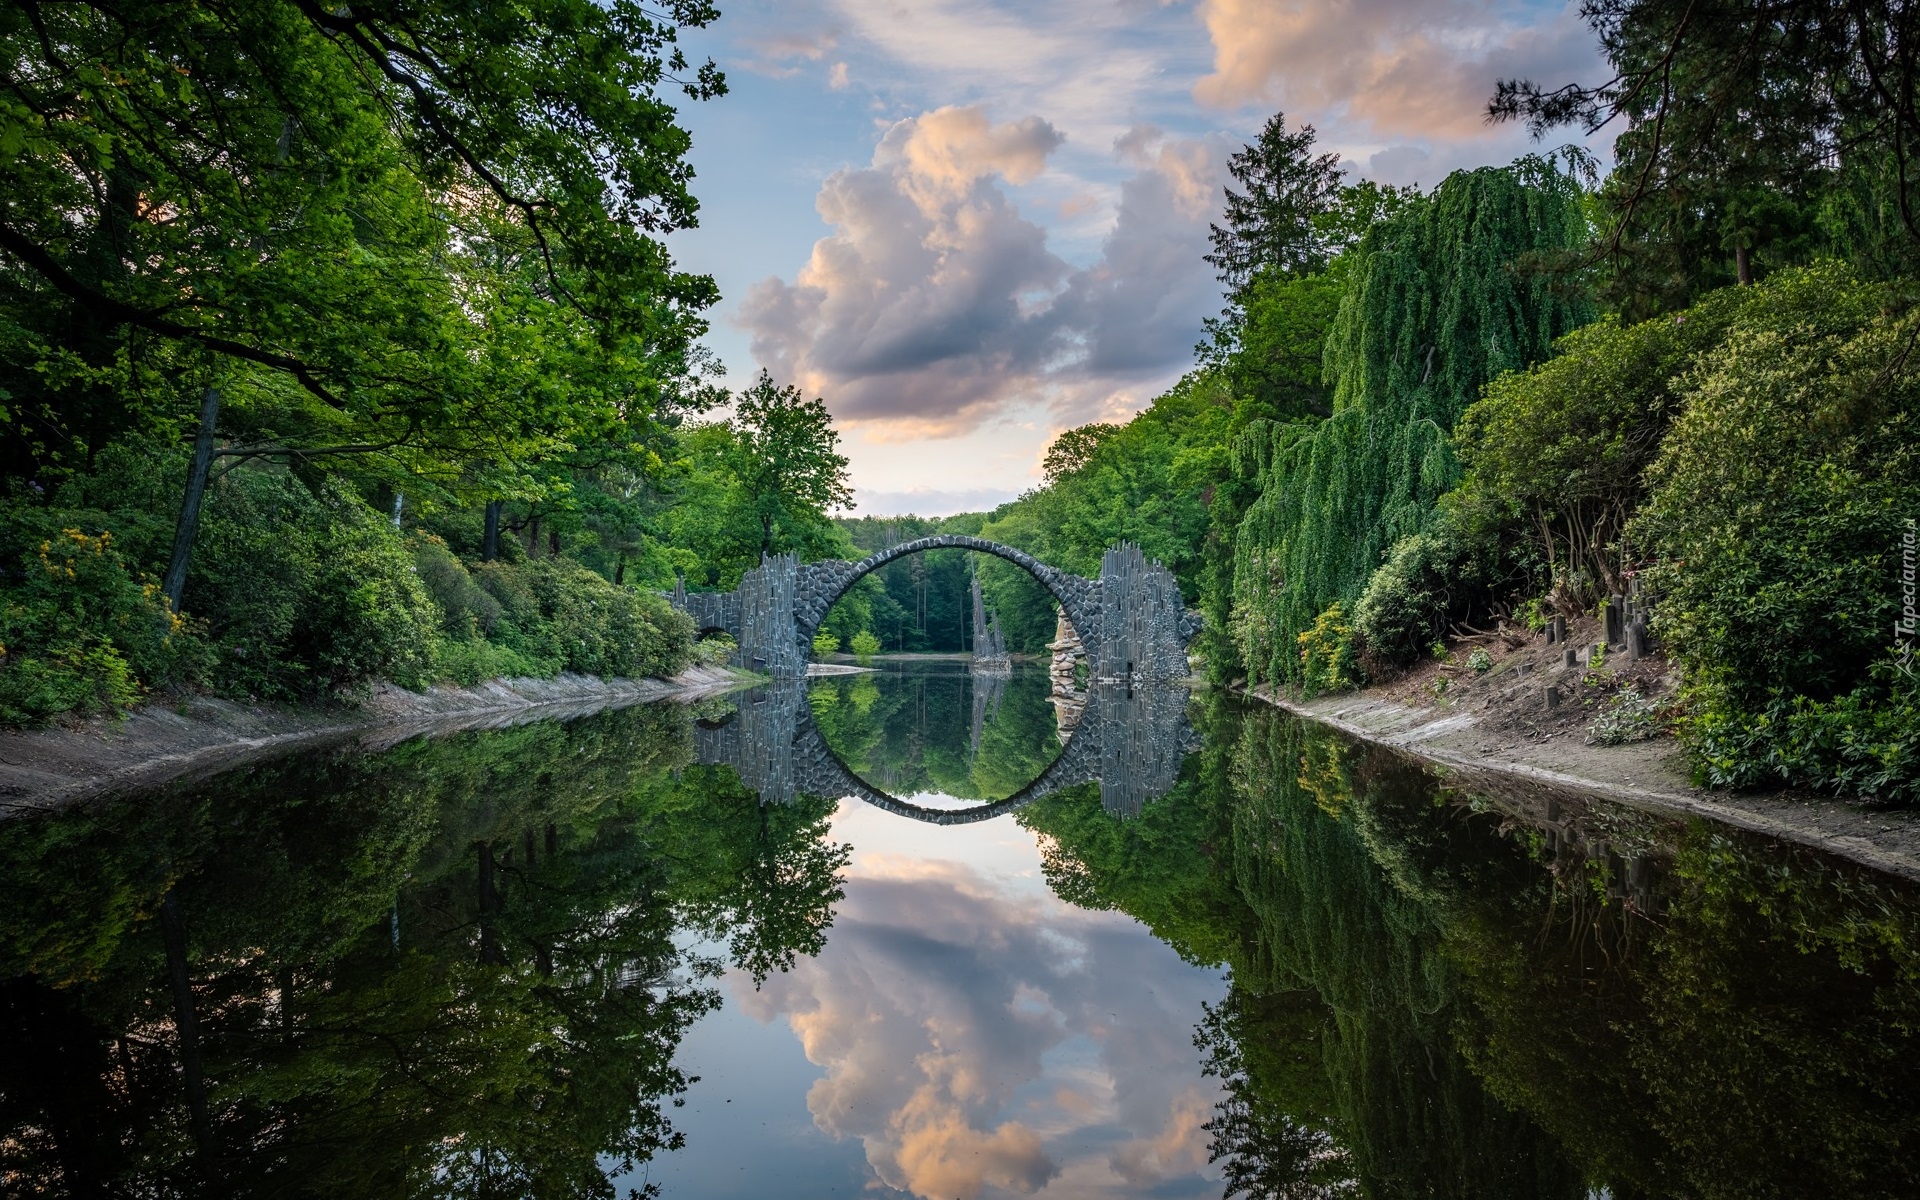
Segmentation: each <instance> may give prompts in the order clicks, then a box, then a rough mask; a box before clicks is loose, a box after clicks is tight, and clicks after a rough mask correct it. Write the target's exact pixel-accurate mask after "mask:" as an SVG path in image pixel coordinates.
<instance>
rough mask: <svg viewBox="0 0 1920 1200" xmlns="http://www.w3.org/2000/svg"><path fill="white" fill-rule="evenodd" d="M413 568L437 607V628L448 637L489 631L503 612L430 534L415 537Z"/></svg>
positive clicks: (462, 566) (481, 635) (474, 634)
mask: <svg viewBox="0 0 1920 1200" xmlns="http://www.w3.org/2000/svg"><path fill="white" fill-rule="evenodd" d="M413 566H414V570H415V571H416V572H418V573H419V575H420V583H421V585H422V586H424V587H425V588H426V589H427V594H428V595H429V596H432V597H433V599H434V603H436V604H438V605H439V606H440V611H441V614H442V617H441V622H440V627H441V629H443V630H445V631H446V632H447V634H448V635H450V636H452V637H454V638H474V637H483V636H485V635H487V634H490V633H492V632H493V627H494V625H495V624H496V623H497V622H498V621H499V620H500V616H501V614H502V613H503V612H504V611H505V610H504V609H502V608H501V607H500V602H499V601H498V600H495V599H494V598H493V597H492V596H491V595H489V594H488V593H487V590H486V589H485V588H483V587H481V586H480V585H479V584H477V583H475V582H474V581H473V576H472V575H471V574H469V573H468V572H467V568H466V565H465V564H464V563H462V562H461V561H460V560H459V558H457V557H455V555H454V553H453V551H451V550H449V549H448V548H447V544H446V543H445V542H443V541H441V540H440V539H439V538H437V537H434V536H433V535H431V534H428V535H425V536H421V537H416V538H415V539H414V540H413Z"/></svg>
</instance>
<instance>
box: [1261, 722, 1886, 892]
mask: <svg viewBox="0 0 1920 1200" xmlns="http://www.w3.org/2000/svg"><path fill="white" fill-rule="evenodd" d="M1386 690H1387V689H1370V690H1368V691H1363V692H1358V693H1345V694H1341V695H1335V696H1323V697H1320V698H1318V699H1315V700H1309V701H1304V702H1303V701H1297V700H1292V699H1289V698H1287V697H1284V696H1275V695H1273V694H1271V693H1270V692H1268V690H1267V689H1265V688H1261V689H1258V690H1257V691H1256V692H1254V693H1251V694H1253V695H1256V696H1257V697H1258V698H1259V699H1262V700H1265V701H1267V702H1268V703H1271V704H1276V705H1278V706H1280V707H1281V708H1285V709H1287V710H1288V711H1290V712H1294V713H1298V714H1300V715H1301V716H1305V717H1309V718H1312V719H1314V720H1317V721H1322V722H1325V723H1326V724H1328V725H1331V726H1333V727H1334V728H1336V729H1339V730H1341V731H1343V732H1345V733H1348V734H1351V735H1352V736H1354V737H1358V738H1363V739H1365V740H1367V741H1370V742H1375V743H1378V744H1381V745H1386V746H1392V747H1395V748H1397V749H1400V750H1403V751H1406V752H1408V753H1411V754H1414V755H1416V756H1418V757H1420V758H1423V759H1426V760H1429V761H1431V762H1435V763H1440V764H1443V765H1444V766H1445V767H1446V768H1448V770H1449V773H1450V774H1453V775H1455V776H1456V777H1458V778H1459V781H1460V782H1461V783H1462V784H1463V785H1466V786H1471V784H1472V778H1473V776H1474V775H1475V774H1481V775H1483V776H1485V777H1503V778H1506V779H1509V780H1511V779H1521V780H1527V781H1530V782H1533V783H1536V784H1541V785H1545V786H1547V787H1551V788H1555V789H1565V790H1571V791H1575V792H1581V793H1585V794H1588V795H1597V796H1600V797H1604V798H1606V799H1608V800H1612V801H1616V802H1618V803H1621V804H1624V805H1627V806H1630V807H1633V808H1637V809H1641V810H1643V811H1648V812H1654V813H1660V814H1666V815H1675V816H1683V817H1703V818H1707V819H1709V820H1713V821H1718V822H1721V823H1722V824H1725V825H1729V826H1732V827H1734V828H1737V829H1743V830H1747V831H1750V832H1753V833H1759V834H1763V835H1766V836H1769V837H1774V838H1778V839H1780V840H1781V841H1786V842H1794V843H1798V844H1800V845H1804V846H1810V847H1813V848H1815V849H1818V850H1821V851H1824V852H1826V853H1829V854H1833V855H1835V856H1838V857H1842V858H1846V859H1850V860H1852V861H1854V862H1857V863H1860V864H1862V865H1864V866H1867V867H1871V868H1873V869H1875V870H1879V871H1885V872H1887V873H1888V874H1892V875H1898V876H1901V877H1904V878H1907V879H1911V880H1916V881H1920V817H1916V816H1915V815H1914V814H1912V813H1910V812H1905V811H1898V810H1883V809H1876V808H1872V807H1869V806H1867V805H1864V804H1859V803H1852V802H1848V801H1843V800H1839V799H1835V798H1832V797H1825V796H1810V795H1805V794H1797V793H1788V792H1780V793H1769V794H1751V793H1733V792H1723V791H1708V790H1706V789H1703V788H1697V787H1694V786H1692V785H1691V784H1690V783H1689V782H1688V781H1687V775H1686V768H1685V762H1684V758H1683V755H1682V752H1681V750H1680V747H1679V746H1678V745H1677V744H1676V743H1675V742H1674V740H1673V739H1672V738H1670V737H1666V738H1658V739H1655V740H1653V741H1646V742H1635V743H1629V744H1627V745H1622V746H1598V745H1589V744H1587V742H1586V741H1585V739H1584V737H1583V736H1582V735H1581V734H1580V733H1579V732H1577V731H1572V730H1568V729H1565V728H1561V729H1560V730H1558V731H1556V732H1550V733H1545V734H1544V735H1543V734H1542V733H1541V731H1540V730H1538V729H1537V728H1533V729H1530V728H1528V727H1527V726H1526V724H1524V723H1517V722H1513V721H1511V720H1505V721H1503V720H1500V719H1499V718H1498V717H1497V716H1493V715H1492V714H1491V713H1490V712H1489V710H1487V709H1482V710H1481V711H1479V712H1475V711H1472V710H1469V709H1466V708H1464V707H1461V706H1457V705H1449V704H1446V703H1444V702H1442V701H1436V702H1434V703H1433V704H1420V703H1418V702H1409V701H1407V700H1404V699H1395V698H1391V697H1389V696H1386V695H1381V694H1379V693H1380V692H1383V691H1386Z"/></svg>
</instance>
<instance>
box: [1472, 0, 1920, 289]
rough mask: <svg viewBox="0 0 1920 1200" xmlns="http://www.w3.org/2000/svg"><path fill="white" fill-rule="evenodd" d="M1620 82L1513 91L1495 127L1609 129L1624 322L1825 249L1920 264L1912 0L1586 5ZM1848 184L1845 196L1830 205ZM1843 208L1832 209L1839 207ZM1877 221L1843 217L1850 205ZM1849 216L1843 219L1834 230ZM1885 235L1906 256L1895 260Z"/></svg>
mask: <svg viewBox="0 0 1920 1200" xmlns="http://www.w3.org/2000/svg"><path fill="white" fill-rule="evenodd" d="M1581 12H1582V15H1583V16H1584V17H1585V18H1586V20H1587V23H1588V24H1589V25H1590V26H1591V27H1592V29H1593V30H1594V32H1595V34H1596V35H1597V36H1598V38H1599V41H1600V46H1601V49H1602V51H1603V52H1604V53H1605V55H1606V57H1607V60H1608V63H1609V65H1610V66H1611V67H1612V71H1613V74H1612V77H1611V78H1609V79H1607V80H1605V81H1604V82H1601V83H1597V84H1581V83H1569V84H1565V85H1563V86H1559V87H1547V86H1543V85H1542V84H1540V83H1538V82H1536V81H1534V80H1531V79H1507V80H1503V81H1502V82H1501V83H1500V84H1499V85H1498V87H1497V89H1496V91H1495V93H1494V95H1493V97H1492V99H1491V100H1490V101H1489V103H1488V115H1489V117H1490V118H1491V119H1493V120H1496V121H1504V120H1518V121H1523V122H1525V123H1526V125H1527V126H1528V127H1529V128H1530V129H1531V130H1532V131H1533V133H1534V135H1535V136H1536V137H1544V136H1546V135H1547V134H1548V133H1549V132H1550V131H1551V130H1553V129H1555V128H1557V127H1560V126H1563V125H1578V126H1581V127H1584V128H1585V129H1586V130H1587V131H1588V132H1589V133H1597V132H1599V131H1600V130H1601V129H1603V128H1605V127H1607V126H1608V125H1609V124H1610V123H1613V122H1615V121H1622V122H1623V124H1624V129H1623V131H1622V133H1621V134H1620V136H1619V138H1618V140H1617V142H1616V144H1615V158H1616V161H1617V163H1618V166H1617V168H1616V170H1615V172H1614V177H1613V179H1612V180H1611V181H1610V183H1609V185H1608V187H1607V189H1606V193H1605V195H1604V201H1605V203H1604V209H1605V211H1606V213H1607V216H1608V222H1607V224H1608V228H1606V229H1605V230H1603V231H1602V237H1601V241H1600V246H1601V249H1602V251H1603V253H1604V256H1605V257H1606V258H1607V259H1608V260H1610V264H1611V267H1612V269H1613V272H1614V273H1615V275H1616V277H1617V282H1616V288H1615V290H1616V291H1617V292H1618V293H1619V295H1618V297H1617V298H1618V299H1620V300H1621V301H1622V303H1623V304H1624V305H1625V307H1626V309H1627V315H1629V316H1639V315H1645V314H1646V313H1647V312H1650V311H1652V310H1655V309H1670V308H1675V307H1684V306H1685V305H1686V304H1687V303H1690V302H1691V301H1692V300H1693V299H1694V298H1695V297H1696V296H1697V295H1698V294H1699V293H1700V292H1702V291H1704V290H1706V289H1708V288H1711V287H1714V286H1718V285H1720V284H1722V283H1731V282H1740V283H1750V282H1753V281H1754V280H1755V279H1756V278H1757V277H1758V276H1759V275H1760V274H1761V273H1763V272H1764V271H1765V270H1766V269H1767V268H1768V267H1770V266H1778V265H1787V264H1790V263H1793V262H1796V261H1799V260H1801V259H1804V258H1805V257H1806V256H1807V255H1808V253H1809V252H1810V251H1812V250H1814V249H1816V248H1819V247H1817V246H1816V245H1815V244H1814V236H1815V234H1816V232H1817V230H1816V224H1817V221H1816V218H1817V217H1819V216H1821V215H1825V216H1826V217H1828V218H1830V220H1829V221H1827V222H1825V223H1826V224H1829V226H1830V228H1829V229H1828V230H1827V231H1826V232H1827V233H1829V234H1830V235H1831V234H1838V235H1839V241H1840V244H1839V245H1837V246H1832V247H1829V248H1832V249H1839V250H1842V251H1845V252H1850V253H1852V254H1853V255H1854V256H1855V257H1856V258H1857V259H1861V260H1865V261H1869V262H1876V263H1884V262H1885V261H1886V260H1887V258H1888V257H1889V256H1890V255H1891V257H1892V258H1894V259H1895V260H1896V261H1898V262H1900V263H1902V264H1903V265H1904V264H1911V263H1912V262H1913V261H1914V255H1915V251H1916V249H1920V208H1917V207H1916V202H1915V198H1914V195H1913V192H1914V187H1915V183H1916V177H1917V176H1920V165H1916V163H1915V161H1914V159H1915V155H1916V152H1920V21H1917V20H1916V18H1920V10H1916V8H1915V6H1914V5H1913V4H1911V3H1909V2H1907V0H1867V2H1863V3H1831V2H1827V0H1783V2H1778V3H1776V2H1762V0H1590V2H1589V3H1586V4H1583V5H1582V6H1581ZM1836 189H1838V190H1841V191H1843V192H1845V193H1847V194H1846V195H1845V196H1844V197H1833V196H1832V193H1834V192H1835V191H1836ZM1836 199H1838V200H1839V206H1838V209H1836V207H1835V200H1836ZM1849 208H1852V209H1860V208H1865V209H1868V210H1880V211H1871V212H1864V213H1857V214H1854V215H1858V216H1865V217H1868V218H1870V219H1868V220H1864V221H1857V220H1849V219H1846V216H1845V214H1843V213H1842V212H1841V211H1840V210H1844V209H1849ZM1836 217H1838V218H1840V219H1839V220H1837V221H1836V220H1832V218H1836ZM1889 236H1891V237H1892V238H1893V239H1894V240H1896V241H1898V242H1902V243H1904V246H1901V247H1893V248H1890V247H1889V246H1888V245H1886V244H1885V243H1886V242H1887V240H1888V238H1889Z"/></svg>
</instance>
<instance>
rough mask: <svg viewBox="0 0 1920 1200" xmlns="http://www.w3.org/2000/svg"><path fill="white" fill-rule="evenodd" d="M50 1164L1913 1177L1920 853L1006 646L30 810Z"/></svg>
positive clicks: (552, 1182) (157, 1179)
mask: <svg viewBox="0 0 1920 1200" xmlns="http://www.w3.org/2000/svg"><path fill="white" fill-rule="evenodd" d="M0 879H4V881H5V883H6V887H5V893H4V894H5V896H6V901H5V903H4V904H3V905H0V1193H4V1194H5V1195H8V1196H15V1195H19V1196H27V1195H45V1196H92V1195H112V1196H119V1195H141V1196H200V1195H222V1196H245V1197H252V1196H329V1197H333V1196H342V1197H347V1196H351V1197H362V1196H365V1197H408V1196H441V1195H448V1196H456V1195H457V1196H500V1197H510V1196H535V1197H549V1196H553V1197H559V1196H583V1197H600V1196H627V1195H630V1194H634V1193H638V1194H640V1195H654V1194H657V1195H660V1196H664V1197H676V1198H677V1197H687V1198H705V1197H801V1198H804V1197H823V1196H878V1197H906V1196H915V1197H922V1198H924V1200H956V1198H957V1200H973V1198H974V1197H1005V1196H1041V1197H1226V1196H1247V1197H1279V1196H1285V1197H1305V1196H1322V1195H1325V1196H1336V1195H1338V1196H1368V1197H1389V1196H1391V1197H1401V1196H1405V1197H1428V1196H1446V1197H1462V1198H1466V1197H1535V1196H1540V1197H1589V1196H1593V1197H1598V1196H1610V1197H1618V1198H1630V1197H1669V1196H1670V1197H1740V1198H1750V1197H1769V1196H1820V1197H1825V1196H1874V1197H1880V1196H1884V1197H1910V1196H1914V1195H1920V1153H1917V1154H1916V1155H1915V1156H1913V1157H1909V1153H1908V1152H1909V1151H1910V1150H1916V1148H1920V902H1917V900H1920V898H1917V897H1916V895H1915V893H1914V891H1913V890H1912V889H1910V888H1908V887H1906V886H1904V885H1902V884H1900V883H1898V882H1896V881H1891V880H1888V879H1885V878H1881V877H1876V876H1874V875H1872V874H1870V873H1868V872H1864V871H1862V870H1859V869H1856V868H1852V867H1849V866H1845V865H1842V864H1838V863H1835V862H1833V861H1830V860H1827V859H1824V858H1821V857H1818V856H1816V855H1814V854H1812V853H1810V852H1807V851H1802V850H1797V849H1791V848H1785V847H1781V846H1778V845H1775V844H1772V843H1768V842H1765V841H1761V840H1758V839H1754V838H1750V837H1746V836H1743V835H1740V834H1736V833H1734V832H1732V831H1729V830H1726V829H1721V828H1717V827H1715V826H1713V825H1711V824H1709V823H1704V822H1699V821H1680V820H1675V819H1671V818H1666V817H1661V816H1656V815H1651V814H1647V813H1641V812H1638V811H1635V810H1632V809H1628V808H1623V807H1619V806H1614V805H1608V804H1602V803H1599V802H1595V801H1589V800H1583V799H1580V798H1577V797H1572V796H1568V795H1564V794H1557V793H1553V792H1549V791H1543V790H1539V789H1536V788H1533V787H1531V786H1529V785H1521V784H1515V783H1495V782H1490V781H1486V780H1478V779H1474V780H1468V779H1464V778H1459V777H1453V778H1448V777H1443V776H1441V775H1440V774H1438V773H1436V772H1434V771H1432V770H1430V769H1427V768H1423V767H1421V766H1419V765H1418V764H1416V763H1414V762H1412V761H1410V760H1408V759H1406V758H1403V757H1401V756H1399V755H1397V754H1393V753H1390V752H1387V751H1382V750H1376V749H1371V748H1368V747H1365V746H1362V745H1359V744H1356V743H1353V742H1351V741H1349V740H1347V739H1345V738H1343V737H1341V736H1340V735H1338V734H1335V733H1332V732H1330V731H1328V730H1325V729H1323V728H1319V727H1315V726H1312V725H1310V724H1308V723H1304V722H1301V721H1299V720H1297V719H1295V718H1292V717H1290V716H1288V715H1286V714H1283V713H1279V712H1276V711H1273V710H1271V709H1267V708H1264V707H1254V706H1250V705H1246V704H1243V703H1242V702H1240V701H1237V700H1235V699H1234V698H1232V697H1230V696H1226V695H1223V694H1220V693H1209V692H1195V693H1193V694H1191V695H1189V694H1187V693H1186V692H1184V691H1168V690H1165V689H1162V690H1158V691H1141V692H1128V691H1126V690H1124V689H1120V690H1116V691H1105V692H1099V693H1096V694H1094V695H1092V696H1089V697H1087V699H1086V702H1085V704H1084V706H1083V705H1080V704H1057V703H1055V702H1054V701H1052V700H1051V699H1050V698H1049V695H1048V680H1047V675H1046V672H1045V670H1044V669H1043V667H1041V666H1038V665H1018V666H1016V668H1015V671H1014V673H1013V674H1012V675H1011V676H1001V677H991V676H975V675H972V674H970V673H969V670H968V666H967V664H966V663H965V662H962V661H922V662H916V663H888V664H886V665H885V667H884V669H882V670H879V671H876V672H873V673H868V674H859V675H842V676H832V677H827V678H821V679H815V680H810V681H807V682H806V683H805V684H790V685H785V686H774V687H769V688H765V689H759V690H755V691H751V692H741V693H735V694H732V695H728V696H724V697H720V698H717V699H707V700H703V701H701V702H699V703H694V704H680V703H663V704H656V705H649V706H645V707H637V708H630V709H625V710H621V711H615V712H607V713H601V714H599V715H595V716H591V717H586V718H582V719H579V720H574V721H571V722H560V721H537V722H531V723H526V724H521V725H518V726H513V727H509V728H500V729H494V730H486V731H469V732H462V733H453V734H445V735H442V736H438V737H431V738H429V737H415V738H412V739H410V740H405V741H400V742H398V743H397V744H356V745H351V746H341V747H337V748H333V749H329V750H325V751H318V752H312V753H307V754H303V755H299V756H294V757H288V758H283V759H279V760H275V761H272V762H269V763H266V764H264V765H259V766H254V767H250V768H247V769H245V770H240V771H236V772H233V773H232V774H229V775H224V776H220V777H217V778H214V779H211V780H206V781H201V782H199V783H195V784H192V785H178V786H174V787H171V788H167V789H163V790H160V791H157V792H153V793H150V794H146V795H141V796H133V797H127V798H124V799H120V800H115V801H112V802H109V803H104V804H100V805H96V806H92V807H88V808H84V809H74V810H69V811H66V812H62V813H58V814H54V815H51V816H42V817H31V818H28V817H22V818H19V819H14V820H8V821H4V822H0Z"/></svg>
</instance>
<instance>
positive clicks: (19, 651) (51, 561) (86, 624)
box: [0, 507, 204, 726]
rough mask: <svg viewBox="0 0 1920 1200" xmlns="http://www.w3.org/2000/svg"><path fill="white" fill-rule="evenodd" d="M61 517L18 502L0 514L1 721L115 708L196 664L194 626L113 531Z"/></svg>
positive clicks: (183, 678)
mask: <svg viewBox="0 0 1920 1200" xmlns="http://www.w3.org/2000/svg"><path fill="white" fill-rule="evenodd" d="M70 519H80V518H76V517H75V515H74V514H70V513H63V512H57V511H48V510H44V509H33V508H26V507H18V508H14V509H12V510H10V511H9V513H8V514H7V515H6V517H5V518H4V520H3V521H0V564H4V567H3V569H4V574H3V575H0V725H9V726H19V725H32V724H38V723H40V722H42V721H45V720H47V719H48V718H50V717H54V716H57V715H59V714H61V713H67V712H75V713H80V714H82V715H91V714H95V713H118V712H122V711H124V710H126V709H127V708H129V707H131V706H132V705H133V704H135V703H137V702H138V700H139V698H140V696H141V694H142V692H143V691H144V690H145V689H146V688H147V687H149V686H159V685H162V684H168V683H180V682H187V681H190V680H191V679H192V678H193V677H194V676H195V675H196V674H197V673H198V671H199V670H200V669H201V667H202V666H203V665H204V645H203V644H202V643H201V642H200V640H199V638H198V636H197V634H196V633H195V632H194V631H193V630H192V629H191V628H190V627H189V626H188V625H187V623H186V622H184V621H182V620H181V619H180V617H179V616H178V615H177V614H175V613H173V612H172V611H171V610H170V609H169V608H168V607H167V603H166V600H165V598H164V597H163V596H161V594H160V588H159V585H158V584H157V583H155V582H154V581H153V580H151V579H149V578H147V577H146V576H145V575H144V574H143V573H141V572H140V571H139V570H138V568H137V567H136V566H135V564H133V563H131V562H129V561H128V560H127V558H126V557H125V556H124V555H123V554H122V553H121V552H120V550H119V548H118V547H117V546H116V544H115V541H114V537H113V534H112V532H111V531H109V530H104V529H103V530H101V532H99V533H97V534H90V533H87V532H86V531H85V530H84V529H82V528H79V527H76V526H73V525H65V524H63V522H65V521H67V520H70ZM94 527H96V528H98V526H97V525H95V526H94Z"/></svg>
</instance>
